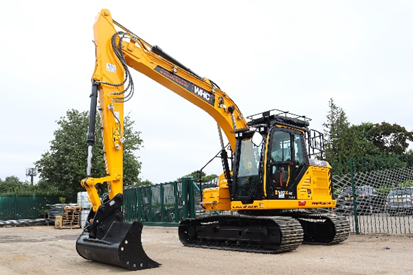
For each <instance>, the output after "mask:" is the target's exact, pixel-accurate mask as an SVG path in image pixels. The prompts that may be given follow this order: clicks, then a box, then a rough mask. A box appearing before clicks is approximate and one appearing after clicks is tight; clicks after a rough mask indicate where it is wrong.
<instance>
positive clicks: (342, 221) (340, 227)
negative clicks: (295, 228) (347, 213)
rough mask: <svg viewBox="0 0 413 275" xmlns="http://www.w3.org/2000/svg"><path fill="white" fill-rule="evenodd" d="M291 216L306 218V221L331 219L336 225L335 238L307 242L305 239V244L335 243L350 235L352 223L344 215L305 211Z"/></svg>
mask: <svg viewBox="0 0 413 275" xmlns="http://www.w3.org/2000/svg"><path fill="white" fill-rule="evenodd" d="M291 217H294V218H296V219H298V220H300V219H305V220H306V222H309V221H310V222H311V221H312V220H313V221H314V222H317V221H319V220H330V221H331V223H332V224H333V226H334V229H333V230H334V231H335V235H334V238H333V240H331V241H329V242H306V241H303V244H312V245H334V244H338V243H341V242H343V241H345V240H347V238H348V236H349V235H350V224H349V222H348V221H347V219H346V218H345V217H344V216H337V215H334V214H313V213H311V214H310V213H304V212H295V213H294V214H293V215H291Z"/></svg>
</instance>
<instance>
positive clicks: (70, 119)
mask: <svg viewBox="0 0 413 275" xmlns="http://www.w3.org/2000/svg"><path fill="white" fill-rule="evenodd" d="M57 124H58V126H59V128H58V129H57V130H56V131H55V132H54V136H55V137H54V139H53V140H52V141H51V142H50V144H51V145H50V150H49V151H48V152H46V153H44V154H43V155H42V157H41V159H40V160H38V161H37V162H35V165H36V167H37V169H38V171H39V172H40V180H41V181H42V184H43V185H53V186H55V187H56V188H57V189H58V190H59V191H63V192H64V193H65V194H67V195H74V194H76V193H77V192H79V191H84V188H83V187H82V186H81V185H80V181H81V180H82V179H83V178H85V176H86V165H87V163H86V162H87V144H86V141H85V137H86V136H87V131H88V125H89V115H88V112H79V111H77V110H73V109H72V110H68V111H67V112H66V116H64V117H61V118H60V120H59V121H57ZM124 125H125V130H124V136H125V138H126V141H125V146H124V152H125V153H124V179H125V180H124V184H125V185H130V184H131V183H133V182H138V175H139V173H140V167H141V163H140V162H139V161H137V158H136V157H135V156H134V155H133V151H134V150H137V149H139V148H140V144H141V143H142V140H141V139H140V137H139V132H136V131H134V130H133V129H132V125H133V121H131V120H130V118H129V117H125V119H124ZM98 129H101V122H100V119H97V120H96V134H95V139H96V140H95V146H94V147H93V151H92V154H93V165H92V176H93V177H96V178H97V177H104V176H105V175H106V170H105V161H104V153H103V148H102V146H101V144H102V132H101V131H99V130H98ZM98 188H99V189H102V190H103V189H104V188H103V187H102V186H98Z"/></svg>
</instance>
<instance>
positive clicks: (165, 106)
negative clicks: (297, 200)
mask: <svg viewBox="0 0 413 275" xmlns="http://www.w3.org/2000/svg"><path fill="white" fill-rule="evenodd" d="M103 8H107V9H109V11H110V12H111V14H112V17H113V18H114V19H115V20H116V21H118V22H120V23H121V24H122V25H124V26H125V27H127V28H128V29H130V30H131V31H133V32H134V33H136V34H137V35H138V36H140V37H141V38H143V39H144V40H145V41H147V42H148V43H150V44H152V45H158V46H160V47H161V48H162V49H163V50H164V51H165V52H167V53H168V54H170V55H172V56H173V57H174V58H175V59H177V60H179V61H180V62H181V63H183V64H184V65H185V66H186V67H189V68H190V69H191V70H192V71H194V72H195V73H197V74H198V75H200V76H203V77H207V78H209V79H211V80H213V81H214V82H215V83H217V84H218V85H219V86H220V88H221V89H222V90H223V91H225V92H226V93H227V94H228V95H229V96H230V97H231V98H232V99H233V101H234V102H235V103H236V104H237V106H238V107H239V108H240V110H241V112H242V113H243V114H244V116H248V115H252V114H256V113H260V112H263V111H267V110H270V109H281V110H285V111H290V112H292V113H295V114H299V115H305V116H307V117H310V118H312V121H311V125H310V127H311V128H313V129H317V130H319V131H322V130H323V126H322V124H323V123H324V122H325V121H326V115H327V112H328V110H329V108H328V101H329V99H330V98H332V99H333V100H334V102H335V104H336V105H337V106H339V107H341V108H343V110H344V111H345V113H346V115H347V117H348V121H349V122H350V123H351V124H355V125H357V124H360V123H362V122H372V123H381V122H383V121H386V122H388V123H397V124H399V125H401V126H404V127H405V128H406V129H407V130H409V131H412V130H413V112H412V102H413V93H412V87H413V77H412V75H413V66H412V65H413V64H412V62H413V35H412V31H411V26H413V16H411V14H412V13H413V2H412V1H317V0H314V1H264V0H256V1H235V0H229V1H215V0H211V1H183V0H175V1H165V0H158V1H105V0H103V1H97V0H93V1H43V0H39V1H29V0H25V1H19V0H15V1H1V3H0V10H1V11H2V16H1V17H0V33H1V34H2V39H1V40H2V41H1V44H0V61H1V62H0V83H1V86H0V99H1V108H0V117H1V126H2V135H0V144H1V147H0V179H3V180H4V179H5V178H6V177H8V176H17V177H18V178H19V179H20V180H21V181H26V180H27V181H30V178H29V177H26V174H25V173H26V168H30V167H34V162H36V161H37V160H39V159H40V158H41V156H42V154H44V153H45V152H47V151H48V150H49V149H50V142H51V141H52V140H53V139H54V134H53V133H54V131H55V130H56V129H57V123H56V121H58V120H59V119H60V118H61V117H63V116H65V114H66V112H67V111H68V110H70V109H76V110H79V111H88V110H89V104H90V101H89V100H90V99H89V94H90V90H91V83H90V79H91V76H92V74H93V69H94V60H95V55H94V45H93V43H92V40H93V23H94V20H95V17H96V15H97V14H98V12H100V10H101V9H103ZM131 71H132V77H133V80H134V83H135V95H134V97H133V98H132V100H130V101H129V102H127V103H126V104H125V113H126V114H129V116H130V117H131V119H132V120H134V121H135V125H134V130H137V131H140V132H141V138H142V139H143V141H144V143H143V146H144V148H142V149H141V150H139V151H137V152H136V155H137V156H138V157H139V160H140V161H141V162H142V173H141V178H142V179H146V180H150V181H151V182H153V183H162V182H169V181H174V180H176V179H177V178H179V177H182V176H184V175H186V174H189V173H191V172H193V171H195V170H198V169H200V168H202V167H203V166H204V165H205V164H206V163H207V162H208V161H209V160H210V159H212V158H213V157H214V156H215V155H216V154H217V152H218V151H219V150H220V142H219V138H218V132H217V127H216V122H215V121H214V120H213V119H212V118H211V117H210V116H209V115H208V114H207V113H205V112H204V111H203V110H201V109H199V108H197V107H195V106H194V105H192V104H191V103H189V102H187V101H186V100H184V99H182V98H181V97H179V96H177V95H176V94H174V93H173V92H171V91H170V90H168V89H166V88H165V87H163V86H161V85H160V84H158V83H156V82H155V81H153V80H151V79H149V78H148V77H146V76H144V75H142V74H140V73H138V72H136V71H133V70H131ZM78 138H79V139H82V140H86V137H84V136H80V137H78ZM85 162H86V159H85ZM204 172H206V173H207V174H212V173H214V174H220V173H221V172H222V168H221V164H220V160H219V159H215V160H214V161H213V162H212V163H211V165H209V166H207V168H205V169H204ZM85 173H86V171H85ZM38 180H39V177H38V176H37V177H35V179H34V181H35V182H37V181H38Z"/></svg>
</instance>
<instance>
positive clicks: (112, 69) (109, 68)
mask: <svg viewBox="0 0 413 275" xmlns="http://www.w3.org/2000/svg"><path fill="white" fill-rule="evenodd" d="M106 71H108V72H112V73H116V65H113V64H110V63H106Z"/></svg>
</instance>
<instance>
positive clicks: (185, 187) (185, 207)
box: [182, 178, 188, 219]
mask: <svg viewBox="0 0 413 275" xmlns="http://www.w3.org/2000/svg"><path fill="white" fill-rule="evenodd" d="M182 205H183V213H182V219H186V218H188V183H187V178H182Z"/></svg>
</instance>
